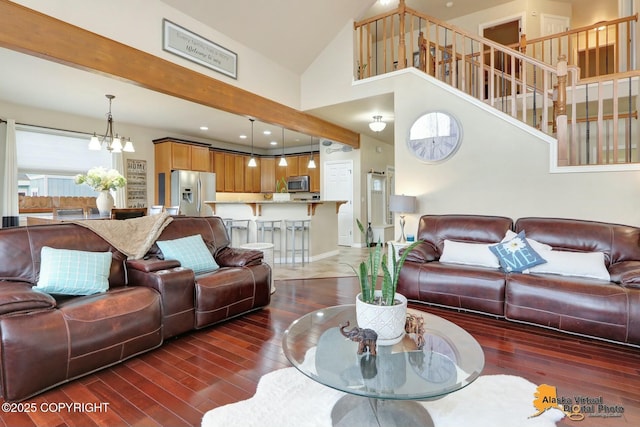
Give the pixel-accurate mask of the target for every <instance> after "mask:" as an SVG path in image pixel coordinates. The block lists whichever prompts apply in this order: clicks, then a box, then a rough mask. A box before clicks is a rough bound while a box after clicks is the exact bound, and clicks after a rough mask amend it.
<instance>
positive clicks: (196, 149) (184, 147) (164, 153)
mask: <svg viewBox="0 0 640 427" xmlns="http://www.w3.org/2000/svg"><path fill="white" fill-rule="evenodd" d="M153 142H154V143H155V154H156V164H157V163H158V161H160V162H161V163H163V165H164V166H165V167H168V168H169V169H171V170H189V171H199V172H211V171H212V169H213V168H212V166H211V156H210V155H209V147H208V146H200V145H193V144H188V143H185V142H177V141H173V140H170V139H167V138H165V139H161V140H155V141H153Z"/></svg>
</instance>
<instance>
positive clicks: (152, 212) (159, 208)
mask: <svg viewBox="0 0 640 427" xmlns="http://www.w3.org/2000/svg"><path fill="white" fill-rule="evenodd" d="M163 210H164V206H163V205H153V206H151V207H150V208H149V212H148V214H149V215H156V214H159V213H162V211H163Z"/></svg>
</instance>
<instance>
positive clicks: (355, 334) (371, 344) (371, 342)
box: [340, 320, 378, 356]
mask: <svg viewBox="0 0 640 427" xmlns="http://www.w3.org/2000/svg"><path fill="white" fill-rule="evenodd" d="M349 325H350V323H349V321H348V320H347V323H345V324H344V325H340V333H341V334H342V335H344V336H345V337H347V338H349V339H350V340H351V341H355V342H357V343H358V354H362V353H364V352H365V351H368V352H369V354H371V355H372V356H376V355H377V353H376V341H377V340H378V334H377V333H376V331H374V330H373V329H365V328H358V327H354V328H353V329H351V330H350V331H345V328H347V327H349Z"/></svg>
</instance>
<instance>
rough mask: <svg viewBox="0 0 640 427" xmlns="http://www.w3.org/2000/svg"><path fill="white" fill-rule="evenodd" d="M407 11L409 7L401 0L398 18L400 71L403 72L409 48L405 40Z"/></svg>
mask: <svg viewBox="0 0 640 427" xmlns="http://www.w3.org/2000/svg"><path fill="white" fill-rule="evenodd" d="M406 11H407V7H406V5H405V3H404V0H400V6H399V7H398V17H399V18H400V22H399V29H398V69H399V70H401V69H403V68H406V67H407V46H406V40H405V25H404V18H405V14H406Z"/></svg>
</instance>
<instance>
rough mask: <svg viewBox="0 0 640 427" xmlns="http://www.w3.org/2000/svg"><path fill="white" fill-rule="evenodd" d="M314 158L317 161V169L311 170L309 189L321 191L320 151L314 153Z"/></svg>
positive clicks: (316, 191)
mask: <svg viewBox="0 0 640 427" xmlns="http://www.w3.org/2000/svg"><path fill="white" fill-rule="evenodd" d="M313 160H314V161H315V162H316V168H315V169H308V171H309V191H311V192H312V193H319V192H320V153H313Z"/></svg>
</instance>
